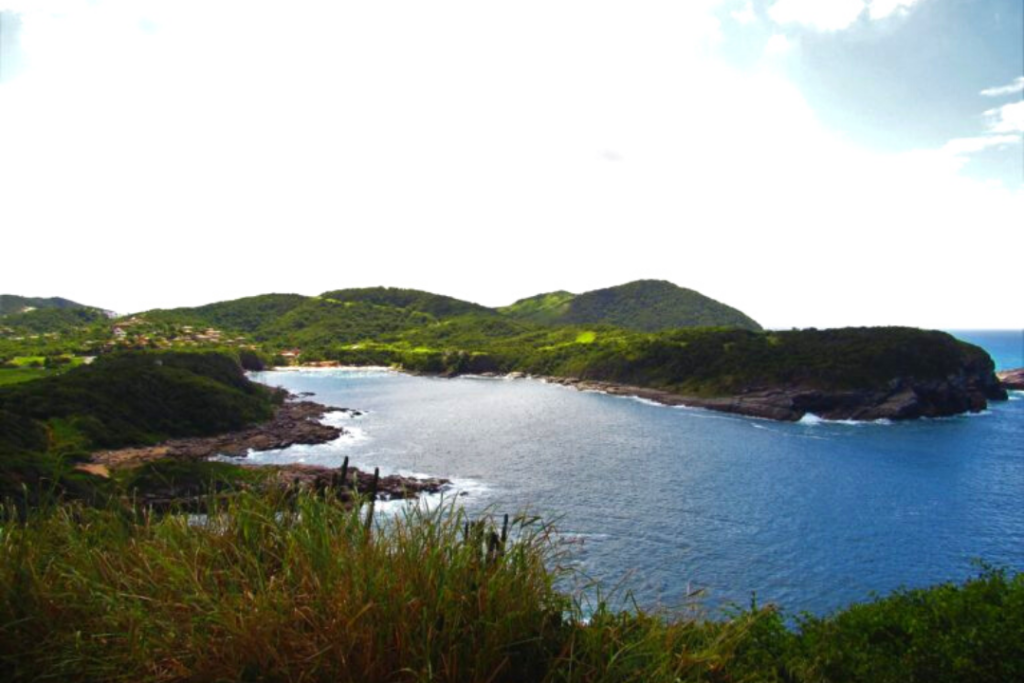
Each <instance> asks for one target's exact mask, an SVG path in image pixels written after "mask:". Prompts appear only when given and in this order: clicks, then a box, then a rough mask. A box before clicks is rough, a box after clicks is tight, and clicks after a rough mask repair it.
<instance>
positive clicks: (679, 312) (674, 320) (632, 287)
mask: <svg viewBox="0 0 1024 683" xmlns="http://www.w3.org/2000/svg"><path fill="white" fill-rule="evenodd" d="M501 310H502V311H503V312H505V313H506V314H508V315H511V316H513V317H515V318H519V319H522V320H529V321H533V322H542V323H546V324H557V325H593V324H602V323H603V324H607V325H615V326H618V327H624V328H626V329H631V330H639V331H642V332H658V331H661V330H670V329H677V328H683V327H739V328H743V329H748V330H760V329H761V326H760V325H758V324H757V323H756V322H755V321H754V320H753V319H751V318H750V317H749V316H747V315H746V314H744V313H742V312H741V311H738V310H736V309H735V308H732V307H731V306H726V305H725V304H723V303H719V302H718V301H715V300H714V299H711V298H708V297H706V296H704V295H703V294H701V293H699V292H695V291H693V290H692V289H686V288H684V287H678V286H676V285H674V284H672V283H671V282H666V281H665V280H637V281H635V282H629V283H627V284H624V285H619V286H617V287H608V288H606V289H596V290H594V291H592V292H586V293H584V294H579V295H577V296H572V295H570V294H569V293H568V292H553V293H551V294H541V295H539V296H536V297H531V298H528V299H521V300H520V301H517V302H516V303H514V304H512V305H511V306H507V307H505V308H504V309H501Z"/></svg>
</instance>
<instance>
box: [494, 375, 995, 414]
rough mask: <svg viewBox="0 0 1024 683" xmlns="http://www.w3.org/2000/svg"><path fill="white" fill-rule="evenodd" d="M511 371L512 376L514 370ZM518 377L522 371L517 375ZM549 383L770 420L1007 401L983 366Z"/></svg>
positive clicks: (946, 409)
mask: <svg viewBox="0 0 1024 683" xmlns="http://www.w3.org/2000/svg"><path fill="white" fill-rule="evenodd" d="M513 376H515V375H513ZM520 376H521V375H520ZM541 379H543V381H546V382H548V383H551V384H560V385H563V386H570V387H574V388H576V389H579V390H581V391H600V392H603V393H607V394H612V395H615V396H635V397H637V398H643V399H647V400H649V401H655V402H657V403H662V404H664V405H670V406H687V407H691V408H706V409H708V410H716V411H719V412H723V413H734V414H738V415H747V416H750V417H759V418H764V419H769V420H780V421H785V422H796V421H798V420H800V419H801V418H803V417H804V416H805V415H808V414H812V415H816V416H818V417H821V418H824V419H827V420H858V421H871V420H912V419H915V418H921V417H947V416H951V415H959V414H962V413H977V412H980V411H982V410H985V409H986V408H987V407H988V402H989V401H990V400H994V401H1005V400H1006V398H1007V395H1006V390H1005V389H1004V388H1003V386H1000V383H999V380H997V379H996V377H995V375H994V374H993V373H992V372H991V369H989V370H988V371H986V370H985V369H984V368H970V367H968V368H965V369H964V371H963V372H961V373H960V374H957V375H954V376H950V377H946V378H945V379H943V380H927V381H920V380H915V379H913V378H896V379H893V380H891V381H890V382H889V384H888V386H887V387H885V388H883V389H876V390H845V391H844V390H833V391H827V390H822V389H816V388H811V387H801V386H782V387H759V388H751V389H750V390H749V391H746V392H744V393H742V394H737V395H733V396H721V397H706V396H688V395H684V394H678V393H674V392H671V391H666V390H663V389H651V388H648V387H638V386H630V385H626V384H617V383H614V382H602V381H594V380H582V379H578V378H571V377H544V378H541Z"/></svg>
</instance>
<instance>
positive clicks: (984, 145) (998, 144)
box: [942, 135, 1021, 156]
mask: <svg viewBox="0 0 1024 683" xmlns="http://www.w3.org/2000/svg"><path fill="white" fill-rule="evenodd" d="M1020 142H1021V139H1020V137H1019V136H1017V135H982V136H978V137H973V138H956V139H955V140H950V141H949V142H947V143H946V144H945V145H943V147H942V151H943V152H945V153H947V154H951V155H953V156H963V155H966V154H975V153H977V152H983V151H985V150H987V149H993V148H1005V147H1008V146H1010V145H1019V144H1020Z"/></svg>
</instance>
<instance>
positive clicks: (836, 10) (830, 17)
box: [768, 0, 865, 31]
mask: <svg viewBox="0 0 1024 683" xmlns="http://www.w3.org/2000/svg"><path fill="white" fill-rule="evenodd" d="M864 7H865V5H864V2H863V0H778V1H777V2H776V3H775V4H773V5H772V6H771V7H769V8H768V16H770V17H771V18H772V19H773V20H774V21H775V22H777V23H779V24H800V25H802V26H806V27H808V28H813V29H816V30H819V31H841V30H843V29H846V28H849V27H850V26H852V25H853V24H854V22H856V21H857V19H858V18H859V17H860V15H861V13H862V12H863V11H864Z"/></svg>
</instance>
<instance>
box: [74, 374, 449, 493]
mask: <svg viewBox="0 0 1024 683" xmlns="http://www.w3.org/2000/svg"><path fill="white" fill-rule="evenodd" d="M338 412H342V413H346V414H348V415H350V416H352V417H359V416H360V415H362V414H363V412H362V411H360V410H355V409H352V408H337V407H333V406H327V405H324V404H322V403H316V402H314V401H309V400H305V399H304V398H303V397H302V396H301V395H295V394H290V393H289V394H288V395H287V398H286V399H285V401H284V403H282V404H281V405H280V406H279V407H278V408H277V410H275V412H274V416H273V417H272V418H271V419H270V420H268V421H266V422H263V423H260V424H256V425H252V426H250V427H247V428H245V429H242V430H238V431H235V432H227V433H224V434H217V435H213V436H204V437H185V438H176V439H168V440H166V441H163V442H161V443H158V444H155V445H153V446H131V447H126V448H119V449H111V450H103V451H96V452H94V453H93V454H92V455H91V456H90V458H89V460H88V462H86V463H83V464H81V465H79V466H78V468H77V469H79V470H80V471H83V472H88V473H90V474H93V475H95V476H100V477H104V478H110V476H111V472H112V471H114V470H124V469H133V468H137V467H141V466H143V465H147V464H150V463H156V462H162V461H174V462H183V463H200V462H213V461H212V460H211V459H212V458H214V457H220V458H230V459H243V458H245V457H246V456H248V455H249V453H250V452H252V451H255V452H262V451H273V450H280V449H284V448H288V447H290V446H296V445H318V444H324V443H329V442H331V441H334V440H336V439H338V438H340V437H342V436H344V435H345V434H347V433H349V432H348V431H347V430H345V429H344V428H342V427H335V426H332V425H328V424H324V423H323V422H322V421H321V420H322V419H323V418H324V416H326V415H327V414H329V413H338ZM220 462H225V460H223V459H222V460H220ZM230 464H234V465H235V466H237V467H240V468H243V469H245V470H252V471H257V472H261V473H265V474H267V477H266V478H265V479H264V480H263V481H262V482H260V485H261V486H262V487H264V488H272V489H279V490H282V491H289V492H296V491H300V490H306V491H316V492H324V491H327V490H332V491H335V492H337V494H338V495H339V496H340V497H342V498H343V499H350V498H353V497H355V496H357V495H370V494H372V495H374V496H375V497H376V499H378V500H399V499H408V498H416V497H419V496H420V495H423V494H433V493H439V492H441V491H442V490H443V489H444V488H445V487H447V486H449V485H450V484H451V482H450V481H449V480H447V479H442V478H439V477H427V478H416V477H405V476H401V475H398V474H391V475H387V476H378V475H377V473H376V472H374V473H370V472H364V471H362V470H359V469H357V468H355V467H350V466H348V458H346V459H345V464H344V465H343V466H342V467H338V468H335V467H324V466H320V465H307V464H303V463H295V464H288V465H259V464H254V463H247V462H237V463H230ZM139 497H140V499H141V500H142V501H143V502H144V503H146V504H147V505H153V506H159V507H169V506H171V505H174V504H179V505H180V504H185V505H199V504H201V503H202V499H203V498H204V497H205V496H204V495H203V494H199V493H197V492H195V491H186V490H179V487H177V486H175V485H173V484H172V483H167V484H166V485H165V486H163V487H162V488H160V489H157V490H149V491H141V492H139Z"/></svg>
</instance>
